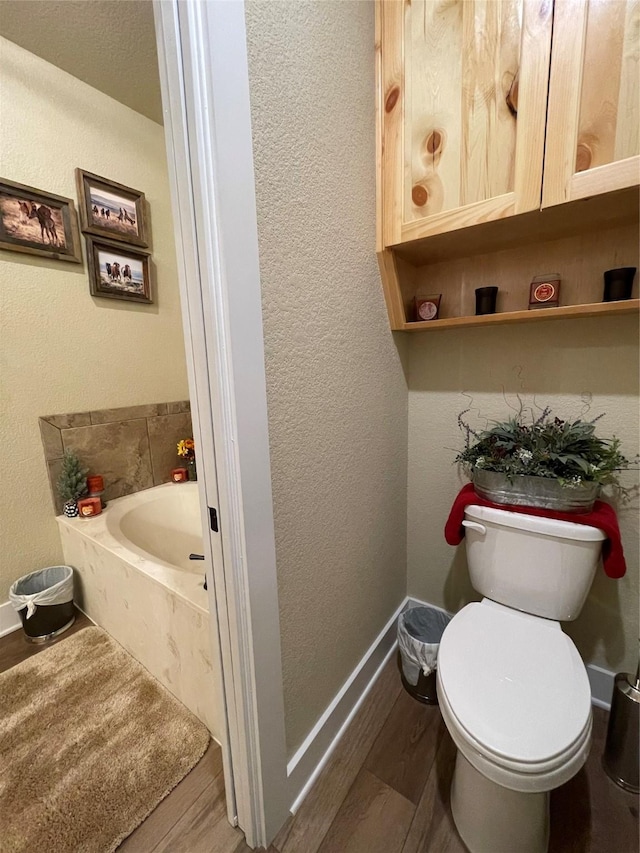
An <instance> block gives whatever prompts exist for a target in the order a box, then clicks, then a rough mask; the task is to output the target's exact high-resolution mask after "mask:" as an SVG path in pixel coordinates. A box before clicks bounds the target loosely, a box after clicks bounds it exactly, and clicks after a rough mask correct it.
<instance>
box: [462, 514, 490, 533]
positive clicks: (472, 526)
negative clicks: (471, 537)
mask: <svg viewBox="0 0 640 853" xmlns="http://www.w3.org/2000/svg"><path fill="white" fill-rule="evenodd" d="M462 526H463V527H468V528H469V530H477V532H478V533H479V534H480V535H481V536H484V535H485V533H486V532H487V528H486V527H485V526H484V524H479V523H478V522H477V521H467V519H466V518H465V520H464V521H463V522H462Z"/></svg>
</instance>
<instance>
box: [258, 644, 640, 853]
mask: <svg viewBox="0 0 640 853" xmlns="http://www.w3.org/2000/svg"><path fill="white" fill-rule="evenodd" d="M593 716H594V732H593V743H592V747H591V753H590V756H589V759H588V761H587V764H586V765H585V767H584V768H583V769H582V770H581V771H580V773H578V774H577V776H575V777H574V778H573V779H572V780H571V781H570V782H568V783H567V784H566V785H563V786H562V787H561V788H558V789H557V790H556V791H554V792H552V795H551V839H550V844H549V853H638V849H639V847H638V797H637V796H634V795H633V794H630V793H627V792H626V791H623V790H622V789H621V788H619V787H618V786H617V785H615V784H614V783H613V782H612V781H611V780H610V779H609V778H608V777H607V775H606V774H605V772H604V770H603V769H602V766H601V757H602V752H603V749H604V744H605V739H606V727H607V713H606V712H605V711H602V710H600V709H598V708H594V709H593ZM455 754H456V750H455V746H454V744H453V742H452V741H451V738H450V737H449V734H448V732H447V730H446V728H445V726H444V723H443V722H442V717H441V715H440V711H439V709H438V708H437V707H432V706H427V705H421V704H420V703H419V702H416V701H415V700H414V699H412V698H411V697H410V696H409V695H408V694H407V693H406V692H405V691H404V690H403V688H402V686H401V684H400V679H399V676H398V672H397V669H396V664H395V661H390V662H389V663H388V664H387V666H386V667H385V669H384V671H383V673H382V675H381V677H380V679H379V680H378V682H377V683H376V684H375V685H374V687H373V689H372V691H371V693H370V694H369V696H368V697H367V698H366V699H365V702H364V704H363V707H362V708H361V710H360V711H359V713H358V715H357V716H356V717H355V719H354V720H353V722H352V723H351V725H350V726H349V728H348V730H347V732H346V733H345V736H344V738H343V739H342V741H341V743H340V744H339V746H338V748H337V749H336V751H335V752H334V754H333V755H332V756H331V758H330V759H329V761H328V763H327V765H326V767H325V768H324V770H323V771H322V773H321V775H320V777H319V779H318V781H317V782H316V784H315V785H314V786H313V788H312V789H311V791H310V792H309V794H308V796H307V798H306V799H305V801H304V802H303V803H302V805H301V807H300V809H299V810H298V812H297V813H296V815H295V816H293V817H291V818H290V819H289V820H288V821H287V823H286V824H285V826H284V827H283V828H282V830H281V831H280V833H279V834H278V836H277V837H276V838H275V840H274V842H273V844H272V846H271V853H378V851H379V853H465V851H466V848H465V847H464V845H463V844H462V842H461V841H460V838H459V837H458V834H457V832H456V829H455V827H454V824H453V819H452V817H451V811H450V808H449V786H450V783H451V777H452V775H453V769H454V764H455ZM513 853H518V851H516V850H514V851H513Z"/></svg>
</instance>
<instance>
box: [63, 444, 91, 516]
mask: <svg viewBox="0 0 640 853" xmlns="http://www.w3.org/2000/svg"><path fill="white" fill-rule="evenodd" d="M88 471H89V469H88V468H83V467H82V464H81V463H80V460H79V459H78V457H77V455H76V454H75V453H74V452H73V451H72V450H65V452H64V456H63V458H62V471H61V472H60V476H59V477H58V494H59V495H60V497H61V498H62V500H63V502H64V507H63V512H64V514H65V515H66V516H68V517H69V518H75V516H77V515H78V503H77V502H78V498H81V497H82V496H83V495H86V494H87V473H88Z"/></svg>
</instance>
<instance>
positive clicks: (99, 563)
mask: <svg viewBox="0 0 640 853" xmlns="http://www.w3.org/2000/svg"><path fill="white" fill-rule="evenodd" d="M57 521H58V526H59V531H60V537H61V540H62V547H63V551H64V556H65V561H66V562H67V563H68V564H69V565H71V566H73V567H74V569H75V570H76V586H77V590H76V598H77V601H78V605H79V606H80V608H81V609H82V610H83V611H84V612H85V613H86V614H87V616H89V617H90V618H91V619H93V621H94V622H96V624H98V625H100V626H101V627H102V628H104V629H105V630H106V631H107V632H108V633H109V634H111V635H112V636H113V637H114V638H115V639H116V640H117V641H118V642H119V643H120V644H121V645H122V646H124V648H126V649H127V651H129V652H130V654H132V655H133V656H134V657H135V658H136V659H137V660H138V661H140V663H141V664H142V665H143V666H144V667H146V669H148V670H149V672H151V674H152V675H153V676H154V677H155V678H157V679H158V681H160V682H161V683H162V684H163V685H164V686H165V687H166V688H167V689H168V690H169V691H170V692H171V693H173V695H174V696H176V698H177V699H179V700H180V701H181V702H183V704H184V705H186V706H187V707H188V708H189V709H190V710H191V711H192V712H193V713H194V714H195V715H196V716H197V717H198V718H199V719H200V720H202V722H204V723H205V725H206V726H207V727H208V728H209V730H210V731H211V733H212V735H213V736H214V737H215V738H216V740H218V741H220V739H221V734H222V732H223V730H224V729H223V725H222V723H221V720H222V706H221V691H220V689H219V685H220V677H221V676H220V673H219V670H218V652H217V649H214V648H213V645H212V644H213V642H214V641H215V639H214V638H215V636H216V632H215V631H212V630H210V624H209V608H208V598H207V593H206V591H205V589H204V563H203V562H202V561H190V560H189V554H190V553H197V554H201V553H202V529H201V517H200V505H199V499H198V488H197V483H167V484H165V485H163V486H156V487H154V488H152V489H145V490H144V491H141V492H136V493H135V494H133V495H127V496H125V497H122V498H117V499H116V500H113V501H110V502H109V505H108V506H107V507H106V509H105V510H104V511H103V513H102V514H101V515H99V516H96V517H95V518H66V517H64V516H59V517H58V519H57Z"/></svg>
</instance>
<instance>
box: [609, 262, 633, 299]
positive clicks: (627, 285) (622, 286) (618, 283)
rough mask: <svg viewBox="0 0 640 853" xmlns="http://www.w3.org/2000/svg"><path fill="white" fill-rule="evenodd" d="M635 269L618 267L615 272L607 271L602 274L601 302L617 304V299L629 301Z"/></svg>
mask: <svg viewBox="0 0 640 853" xmlns="http://www.w3.org/2000/svg"><path fill="white" fill-rule="evenodd" d="M635 274H636V268H635V267H620V269H617V270H607V271H606V272H605V274H604V296H603V297H602V301H603V302H617V301H618V300H619V299H631V291H632V290H633V279H634V277H635Z"/></svg>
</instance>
